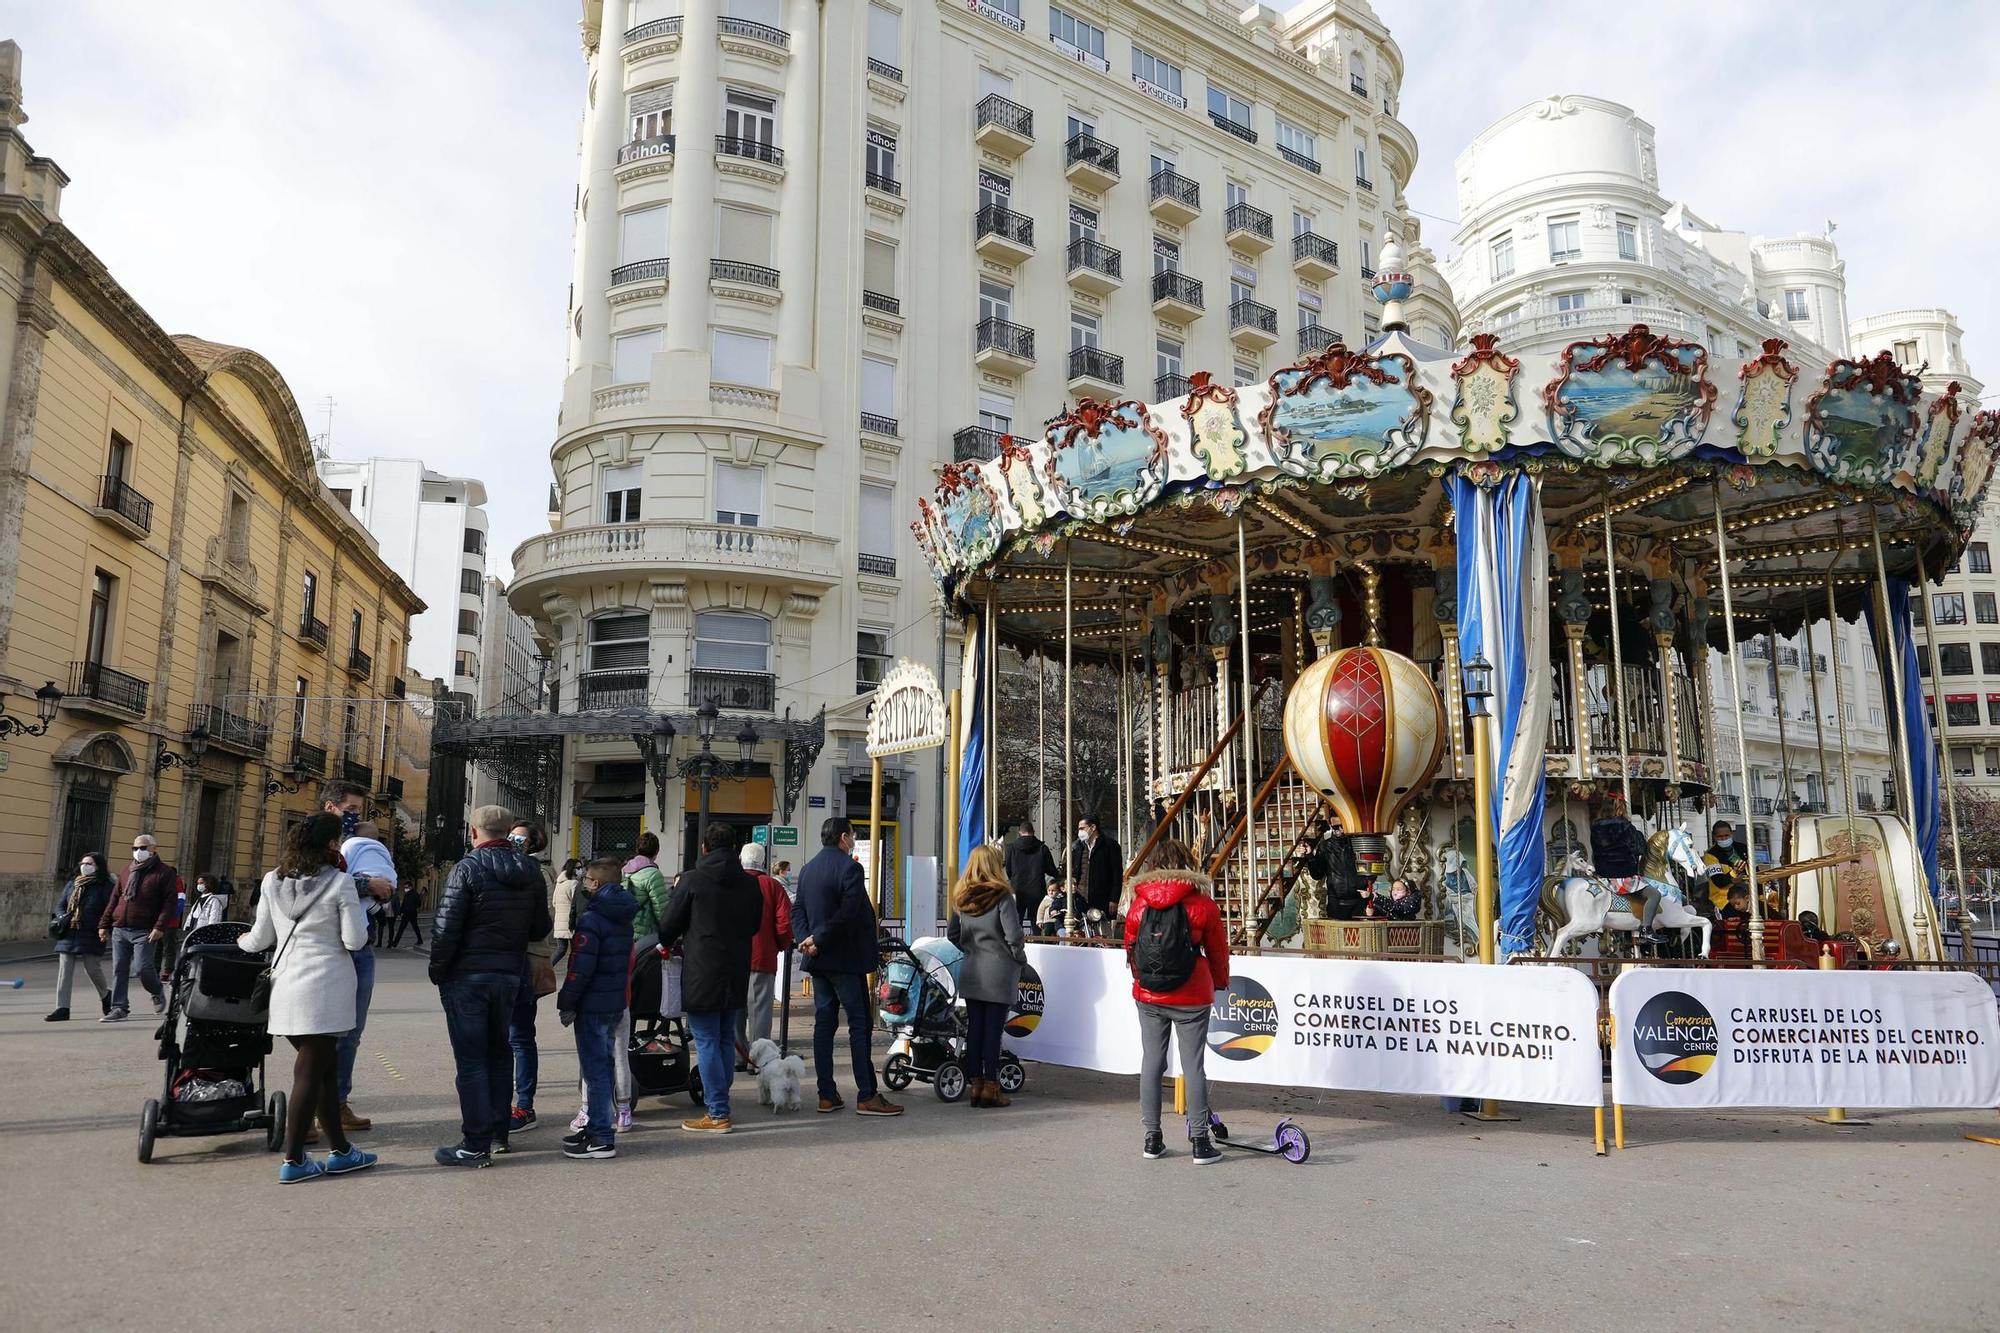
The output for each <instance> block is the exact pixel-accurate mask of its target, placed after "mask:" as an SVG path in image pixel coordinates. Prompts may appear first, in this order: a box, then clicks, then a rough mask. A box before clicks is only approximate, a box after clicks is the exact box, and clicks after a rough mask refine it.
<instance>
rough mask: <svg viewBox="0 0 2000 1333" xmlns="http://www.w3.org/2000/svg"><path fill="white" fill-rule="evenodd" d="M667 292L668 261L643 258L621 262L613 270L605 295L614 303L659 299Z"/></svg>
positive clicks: (622, 303) (621, 303)
mask: <svg viewBox="0 0 2000 1333" xmlns="http://www.w3.org/2000/svg"><path fill="white" fill-rule="evenodd" d="M666 293H667V261H666V260H664V259H641V260H640V261H638V262H637V263H636V264H620V265H619V266H618V267H617V268H614V269H612V270H611V285H610V286H609V287H608V288H606V289H605V297H606V299H608V300H609V301H610V302H611V304H612V305H624V304H625V303H626V302H628V301H644V300H646V299H648V298H652V299H655V300H657V299H658V298H660V297H662V296H664V295H666Z"/></svg>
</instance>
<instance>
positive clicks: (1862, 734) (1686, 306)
mask: <svg viewBox="0 0 2000 1333" xmlns="http://www.w3.org/2000/svg"><path fill="white" fill-rule="evenodd" d="M1456 172H1457V178H1458V209H1459V229H1458V232H1457V235H1456V237H1455V239H1456V241H1457V243H1458V247H1459V249H1458V252H1457V254H1455V255H1454V256H1452V257H1451V258H1450V259H1449V260H1448V261H1447V262H1446V264H1445V265H1444V274H1445V277H1446V278H1447V280H1448V281H1449V283H1450V286H1451V290H1452V292H1453V294H1454V295H1455V297H1456V299H1457V301H1458V308H1459V314H1460V317H1461V320H1462V322H1463V326H1464V330H1465V331H1466V332H1467V333H1472V332H1480V331H1487V330H1490V331H1494V332H1498V333H1500V334H1501V335H1502V337H1503V340H1504V345H1505V346H1506V348H1507V349H1508V350H1509V351H1510V352H1521V351H1531V352H1544V353H1556V352H1560V351H1561V349H1562V348H1563V347H1564V346H1566V345H1568V344H1569V343H1572V342H1576V341H1579V340H1583V339H1589V338H1594V337H1597V336H1600V335H1602V334H1605V333H1610V332H1614V331H1622V330H1623V329H1625V328H1627V327H1629V326H1631V325H1633V324H1645V325H1647V326H1649V327H1650V328H1652V329H1653V331H1654V332H1656V333H1669V334H1672V335H1674V336H1675V337H1679V338H1682V339H1686V340H1689V341H1693V342H1699V343H1701V344H1702V345H1703V346H1705V347H1707V348H1708V349H1709V351H1710V353H1711V354H1713V355H1715V356H1719V357H1725V356H1726V357H1748V356H1753V355H1756V354H1757V352H1758V349H1759V348H1760V346H1761V345H1762V343H1763V341H1764V340H1765V339H1768V338H1783V339H1785V340H1786V342H1787V343H1789V344H1790V347H1791V351H1790V353H1789V354H1790V355H1791V356H1792V358H1793V359H1794V360H1795V361H1798V362H1801V363H1819V364H1824V363H1825V362H1826V361H1828V360H1831V359H1832V358H1833V357H1836V356H1842V355H1846V354H1848V351H1849V340H1848V314H1847V295H1846V275H1845V266H1844V264H1843V263H1842V261H1841V259H1840V256H1839V253H1838V252H1837V251H1836V250H1835V248H1834V245H1833V242H1832V240H1831V239H1830V237H1828V236H1824V235H1805V234H1801V235H1797V236H1784V237H1761V236H1749V235H1746V234H1745V233H1743V232H1739V231H1728V230H1725V229H1723V228H1721V227H1718V226H1716V225H1715V224H1713V223H1711V222H1708V221H1706V220H1705V219H1704V218H1703V217H1701V216H1699V215H1697V214H1696V213H1695V212H1694V211H1693V210H1692V209H1691V208H1690V207H1689V206H1688V205H1686V204H1685V203H1677V202H1673V201H1671V200H1669V199H1668V198H1667V197H1666V195H1664V194H1663V193H1662V192H1661V189H1660V174H1659V164H1658V161H1657V159H1656V157H1655V154H1654V144H1653V127H1652V126H1651V125H1650V124H1648V123H1647V122H1646V121H1644V120H1642V119H1640V118H1639V116H1638V115H1637V114H1636V113H1635V112H1633V110H1632V109H1631V108H1630V107H1626V106H1621V105H1619V104H1618V103H1616V102H1610V101H1606V100H1604V99H1602V98H1597V97H1582V96H1556V97H1548V98H1544V99H1543V100H1541V101H1539V102H1535V103H1533V104H1531V105H1529V106H1525V107H1522V108H1521V109H1520V110H1518V111H1516V112H1514V113H1513V114H1512V115H1509V116H1507V117H1505V118H1503V119H1501V120H1499V121H1497V122H1495V123H1494V124H1493V125H1491V126H1489V127H1488V128H1487V129H1486V130H1485V131H1483V132H1482V133H1481V134H1480V135H1479V137H1478V138H1476V139H1474V140H1473V141H1472V143H1471V144H1470V145H1468V146H1467V147H1466V148H1465V150H1464V151H1463V152H1461V153H1460V154H1459V155H1458V159H1457V162H1456ZM1935 313H1937V314H1939V315H1943V312H1941V311H1940V312H1935ZM1944 318H1945V319H1946V320H1949V316H1944ZM1864 327H1865V325H1864ZM1897 327H1899V328H1900V327H1902V326H1901V325H1898V326H1897ZM1940 327H1941V326H1940ZM1950 328H1951V333H1950V335H1949V336H1950V338H1951V340H1952V343H1953V345H1954V346H1955V345H1956V336H1957V335H1956V329H1957V326H1956V324H1951V325H1950ZM1856 331H1857V333H1861V332H1862V328H1861V327H1858V328H1857V330H1856ZM1868 336H1870V337H1873V336H1874V335H1873V334H1872V333H1870V334H1869V335H1868ZM1874 350H1875V348H1874V347H1872V346H1859V345H1857V346H1856V347H1855V348H1854V351H1855V353H1856V354H1857V355H1858V354H1860V353H1863V352H1866V353H1869V354H1872V353H1873V352H1874ZM1961 364H1962V362H1961ZM1989 582H1990V580H1989ZM1756 629H1757V627H1755V626H1740V627H1739V635H1743V634H1745V633H1746V632H1747V633H1751V634H1754V633H1755V631H1756ZM1994 638H1995V639H1996V640H1997V641H2000V634H1995V635H1994ZM1829 650H1831V651H1832V653H1833V654H1834V655H1835V656H1834V658H1832V659H1830V658H1829ZM1996 651H2000V649H1996ZM1739 655H1740V657H1741V659H1742V660H1741V662H1740V668H1741V671H1742V680H1743V697H1742V707H1743V736H1744V740H1745V743H1746V749H1747V750H1748V753H1749V758H1750V770H1751V774H1750V782H1751V787H1750V790H1749V792H1748V793H1745V792H1743V791H1742V783H1741V778H1740V775H1739V774H1738V773H1736V772H1735V771H1733V770H1734V769H1735V768H1736V764H1735V762H1734V755H1735V746H1736V732H1735V723H1734V721H1733V718H1732V710H1731V708H1730V706H1729V688H1730V686H1729V681H1730V673H1729V670H1728V667H1727V664H1726V662H1724V661H1723V660H1722V659H1721V657H1720V655H1717V656H1716V657H1715V658H1714V659H1713V661H1712V662H1711V669H1710V671H1709V679H1710V681H1711V683H1712V688H1713V690H1714V705H1715V707H1714V716H1715V725H1716V748H1715V755H1716V756H1717V765H1716V766H1717V769H1718V775H1719V776H1718V781H1719V792H1720V795H1721V800H1720V802H1719V804H1720V809H1721V813H1723V814H1725V815H1730V816H1736V817H1743V816H1746V815H1747V817H1748V818H1749V819H1750V820H1751V821H1752V823H1753V824H1754V828H1755V833H1754V837H1755V842H1756V845H1757V847H1758V848H1759V850H1760V852H1766V853H1774V854H1775V853H1776V850H1777V849H1776V844H1775V832H1776V825H1777V823H1778V816H1779V815H1780V814H1782V811H1783V806H1784V803H1785V796H1786V793H1785V788H1784V781H1785V775H1786V773H1787V770H1789V773H1790V777H1791V801H1792V803H1793V804H1794V805H1796V806H1797V808H1799V809H1801V810H1805V811H1813V810H1828V809H1830V810H1832V811H1834V812H1836V813H1837V812H1839V811H1841V810H1843V809H1844V808H1845V805H1844V803H1843V802H1844V800H1845V799H1846V798H1845V795H1844V794H1843V790H1842V782H1841V776H1840V774H1841V766H1840V760H1839V746H1840V742H1841V740H1842V738H1843V737H1844V738H1845V740H1846V741H1847V744H1848V745H1849V747H1850V749H1851V752H1852V754H1853V770H1854V795H1855V797H1856V798H1857V806H1858V808H1861V809H1873V808H1879V807H1882V806H1884V805H1885V804H1887V803H1891V802H1893V800H1894V798H1895V786H1896V782H1895V777H1894V773H1895V766H1894V763H1893V759H1892V755H1891V752H1890V750H1889V739H1888V732H1887V729H1886V723H1885V719H1884V715H1883V690H1882V682H1881V678H1880V672H1879V670H1878V669H1877V668H1876V666H1875V664H1874V660H1873V657H1872V654H1871V652H1870V650H1869V643H1868V638H1867V635H1866V632H1865V630H1863V629H1862V628H1861V627H1860V626H1858V625H1852V624H1846V625H1843V626H1842V628H1841V631H1840V633H1839V634H1838V635H1833V636H1830V635H1829V631H1828V628H1827V627H1826V626H1825V625H1824V624H1821V625H1820V626H1818V627H1816V628H1815V629H1814V630H1813V631H1812V635H1811V642H1810V644H1808V643H1807V642H1806V639H1805V636H1803V635H1795V636H1793V637H1791V638H1789V639H1782V638H1781V639H1776V640H1773V639H1771V638H1768V637H1753V638H1751V639H1750V640H1749V641H1747V642H1745V643H1744V644H1743V646H1742V650H1741V653H1740V654H1739ZM1834 660H1837V661H1838V663H1839V668H1840V673H1841V676H1842V681H1841V683H1842V685H1843V687H1844V689H1845V692H1846V707H1845V713H1844V714H1840V713H1838V712H1837V710H1836V706H1835V700H1834V682H1833V678H1832V674H1831V670H1832V663H1833V661H1834ZM1996 671H2000V662H1996ZM1996 690H1997V691H2000V685H1996ZM1815 697H1816V698H1817V711H1815ZM1781 703H1782V709H1781V708H1780V704H1781ZM1781 712H1782V714H1783V716H1782V717H1781V716H1780V713H1781ZM1996 720H2000V714H1996ZM1996 730H2000V728H1996ZM1781 735H1782V741H1783V743H1782V745H1781ZM1822 753H1824V754H1825V755H1826V756H1827V758H1826V763H1825V764H1824V766H1822V763H1821V760H1820V756H1821V754H1822ZM1823 769H1824V771H1823ZM1746 794H1747V796H1748V797H1749V799H1748V801H1747V802H1746V801H1745V800H1744V797H1745V795H1746ZM1746 806H1747V809H1746Z"/></svg>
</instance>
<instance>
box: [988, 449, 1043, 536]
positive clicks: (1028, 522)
mask: <svg viewBox="0 0 2000 1333" xmlns="http://www.w3.org/2000/svg"><path fill="white" fill-rule="evenodd" d="M999 469H1000V478H1001V480H1002V481H1004V482H1006V483H1007V484H1006V486H1005V487H1004V488H1003V489H1004V490H1005V492H1006V498H1007V505H1008V508H1009V509H1011V510H1012V511H1013V515H1014V517H1015V518H1016V519H1017V520H1018V522H1019V525H1020V527H1021V530H1022V531H1024V532H1033V531H1034V530H1035V529H1036V528H1039V527H1040V526H1042V524H1043V523H1044V522H1046V521H1047V519H1048V517H1049V507H1048V497H1047V496H1046V494H1044V492H1043V490H1042V480H1041V477H1040V476H1039V475H1038V469H1037V468H1036V467H1035V451H1034V448H1033V447H1032V446H1031V445H1030V443H1029V442H1028V441H1026V440H1017V439H1015V438H1014V437H1013V436H1012V435H1002V436H1001V437H1000V455H999Z"/></svg>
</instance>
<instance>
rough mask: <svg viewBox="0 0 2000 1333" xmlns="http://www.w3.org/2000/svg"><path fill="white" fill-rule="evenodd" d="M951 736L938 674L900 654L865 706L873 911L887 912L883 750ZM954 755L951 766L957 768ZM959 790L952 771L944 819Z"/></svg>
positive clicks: (919, 746)
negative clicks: (870, 703) (870, 701)
mask: <svg viewBox="0 0 2000 1333" xmlns="http://www.w3.org/2000/svg"><path fill="white" fill-rule="evenodd" d="M950 735H951V718H950V715H949V714H948V712H947V710H946V708H945V703H944V695H943V693H942V692H941V691H940V690H939V689H938V680H937V676H936V674H934V673H933V672H932V671H931V669H930V668H929V667H927V666H925V665H923V664H922V663H921V662H912V661H911V660H910V659H909V658H907V657H904V658H898V659H897V661H896V665H895V666H893V667H891V668H890V669H889V673H888V674H887V675H885V676H884V677H882V683H881V684H880V685H878V686H876V687H875V704H874V707H872V708H870V709H869V710H868V770H869V771H868V838H869V843H868V846H869V860H870V861H871V862H872V863H873V864H872V865H870V866H869V868H868V869H869V876H870V878H871V880H872V881H873V885H874V889H875V915H876V916H877V917H881V916H884V915H886V914H887V907H888V897H887V890H886V888H885V886H886V885H887V883H888V879H887V877H886V875H885V874H884V873H883V868H882V848H883V845H884V843H885V841H886V840H885V839H884V838H883V836H882V759H883V757H884V756H885V755H892V754H908V753H910V752H911V751H914V750H930V749H934V748H936V747H937V746H940V745H943V744H944V743H945V740H946V739H947V738H948V737H949V736H950ZM956 758H957V756H956V755H955V754H954V756H953V761H954V762H953V768H954V769H956V767H957V764H956ZM956 791H957V780H956V774H955V773H954V775H953V778H952V779H951V790H950V791H949V792H947V793H946V796H945V809H946V811H947V816H946V817H947V818H951V817H952V816H951V813H950V812H953V811H956V810H957V809H958V804H957V802H956V801H955V800H954V799H952V797H953V796H954V795H955V793H956ZM955 846H956V842H955V840H954V839H953V838H952V837H950V836H947V837H946V838H945V847H946V849H947V851H946V855H947V856H954V857H955V855H956V853H954V852H952V851H951V850H950V849H951V848H953V847H955Z"/></svg>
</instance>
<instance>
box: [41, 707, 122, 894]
mask: <svg viewBox="0 0 2000 1333" xmlns="http://www.w3.org/2000/svg"><path fill="white" fill-rule="evenodd" d="M53 762H54V764H55V768H56V772H57V773H58V774H59V775H60V779H59V786H58V791H57V794H56V810H57V811H58V816H57V819H58V822H57V825H56V836H55V838H54V839H52V840H51V841H50V844H49V845H50V848H51V850H52V851H53V853H54V856H53V859H52V860H51V862H50V864H49V865H48V866H47V867H46V870H47V872H48V874H49V876H50V877H51V878H53V877H54V876H56V875H58V874H61V873H62V872H63V871H64V869H65V868H73V867H74V866H75V865H76V863H77V861H78V860H79V859H80V858H81V857H82V856H83V854H84V853H85V852H96V853H97V854H98V855H100V856H109V855H110V854H111V847H110V842H111V810H112V803H113V801H114V799H115V798H116V796H117V793H118V779H119V778H121V777H124V776H125V775H126V774H128V773H131V772H132V771H133V770H134V769H135V767H136V765H135V763H134V762H133V759H132V751H131V748H130V747H129V746H127V745H126V744H125V742H124V741H123V740H121V739H120V738H119V737H117V736H115V735H113V734H111V733H110V732H98V733H96V734H95V735H90V736H79V737H76V738H74V739H72V740H71V741H69V742H68V743H66V744H64V745H63V747H62V748H61V749H59V750H57V751H56V754H55V758H54V761H53ZM107 864H111V863H110V862H107Z"/></svg>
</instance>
